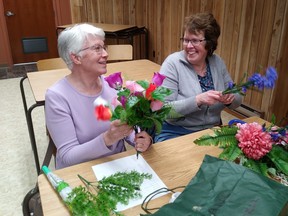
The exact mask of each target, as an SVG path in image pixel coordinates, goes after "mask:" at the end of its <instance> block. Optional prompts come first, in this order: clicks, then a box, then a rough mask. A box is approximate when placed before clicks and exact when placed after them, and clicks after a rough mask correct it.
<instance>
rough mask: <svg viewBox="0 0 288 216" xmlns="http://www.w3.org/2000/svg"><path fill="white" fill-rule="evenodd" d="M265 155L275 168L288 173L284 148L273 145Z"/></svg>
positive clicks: (287, 159) (287, 160) (287, 154)
mask: <svg viewBox="0 0 288 216" xmlns="http://www.w3.org/2000/svg"><path fill="white" fill-rule="evenodd" d="M267 156H268V158H269V159H270V160H271V161H272V162H273V163H274V165H275V166H276V168H277V169H279V170H281V171H282V172H283V173H284V174H285V175H288V152H287V151H285V150H284V148H281V147H280V146H276V145H275V146H274V147H273V148H272V150H271V151H270V152H269V153H268V154H267Z"/></svg>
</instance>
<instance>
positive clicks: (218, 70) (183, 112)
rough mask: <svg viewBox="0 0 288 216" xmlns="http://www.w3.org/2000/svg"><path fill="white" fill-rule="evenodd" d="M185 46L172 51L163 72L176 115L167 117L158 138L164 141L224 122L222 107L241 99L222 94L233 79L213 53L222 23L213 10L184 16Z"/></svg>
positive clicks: (163, 66)
mask: <svg viewBox="0 0 288 216" xmlns="http://www.w3.org/2000/svg"><path fill="white" fill-rule="evenodd" d="M183 32H184V33H183V37H182V38H181V41H182V43H183V50H181V51H179V52H175V53H172V54H171V55H169V56H168V57H167V58H166V59H165V61H164V62H163V64H162V66H161V70H160V73H161V74H163V75H165V76H166V79H165V80H164V82H163V86H164V87H166V88H169V89H170V90H171V91H172V92H173V93H172V94H171V95H169V96H168V97H166V102H167V104H169V105H171V106H172V107H173V108H174V110H175V111H176V113H177V117H176V118H175V116H174V118H173V116H171V118H169V119H167V120H166V122H164V124H163V129H162V131H161V133H160V134H159V135H157V136H156V137H155V142H160V141H164V140H167V139H171V138H174V137H178V136H181V135H185V134H189V133H193V132H196V131H199V130H203V129H207V128H212V127H214V126H216V125H220V124H221V111H222V110H223V109H224V108H225V107H226V106H228V107H229V108H231V109H233V108H236V107H238V106H239V105H240V104H241V102H242V97H241V96H240V95H238V94H225V95H222V91H224V90H225V89H226V88H227V87H228V84H229V83H230V82H232V79H231V76H230V75H229V73H228V71H227V68H226V65H225V63H224V62H223V60H222V59H221V58H220V57H219V56H218V55H216V54H215V53H214V51H215V50H216V48H217V44H218V42H217V40H218V37H219V36H220V26H219V24H218V23H217V21H216V19H215V18H214V16H213V15H212V14H210V13H198V14H195V15H192V16H189V17H186V18H185V23H184V29H183Z"/></svg>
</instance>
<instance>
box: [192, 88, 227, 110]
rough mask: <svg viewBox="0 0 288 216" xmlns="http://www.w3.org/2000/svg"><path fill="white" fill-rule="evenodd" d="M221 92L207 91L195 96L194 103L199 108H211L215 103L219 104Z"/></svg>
mask: <svg viewBox="0 0 288 216" xmlns="http://www.w3.org/2000/svg"><path fill="white" fill-rule="evenodd" d="M221 95H222V94H221V92H219V91H213V90H209V91H207V92H203V93H201V94H199V95H197V96H196V103H197V105H198V107H199V106H201V105H203V104H205V105H208V106H211V105H213V104H215V103H217V102H219V100H220V97H221Z"/></svg>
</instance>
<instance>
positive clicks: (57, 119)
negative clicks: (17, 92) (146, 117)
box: [45, 76, 134, 169]
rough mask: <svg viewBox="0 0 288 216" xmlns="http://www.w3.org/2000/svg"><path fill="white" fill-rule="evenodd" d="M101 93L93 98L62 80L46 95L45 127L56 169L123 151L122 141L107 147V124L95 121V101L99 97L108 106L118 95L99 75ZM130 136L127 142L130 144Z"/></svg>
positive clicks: (64, 79) (107, 122) (132, 136)
mask: <svg viewBox="0 0 288 216" xmlns="http://www.w3.org/2000/svg"><path fill="white" fill-rule="evenodd" d="M101 80H102V91H101V92H100V93H99V94H97V95H94V96H89V95H84V94H82V93H80V92H78V91H77V90H76V89H75V88H74V87H73V86H72V85H71V84H70V83H69V82H68V80H67V78H66V77H65V78H63V79H61V80H59V81H58V82H57V83H55V84H54V85H53V86H51V87H50V88H49V89H48V90H47V92H46V95H45V116H46V124H47V127H48V130H49V133H50V135H51V138H52V139H53V141H54V143H55V145H56V147H57V154H56V169H60V168H64V167H67V166H71V165H74V164H78V163H82V162H85V161H89V160H93V159H96V158H100V157H105V156H107V155H112V154H115V153H119V152H122V151H125V146H124V140H119V141H118V142H117V143H115V144H113V145H112V146H109V147H107V146H106V145H105V142H104V139H103V133H104V132H105V131H107V130H108V128H109V126H110V124H111V122H110V121H98V120H97V119H96V117H95V115H94V106H93V102H94V100H95V99H96V98H97V97H99V96H100V95H101V97H102V98H103V99H105V100H107V101H108V103H109V104H110V103H111V101H112V99H113V98H115V97H116V96H117V92H116V90H114V89H112V88H110V87H109V85H108V83H107V82H106V81H105V80H104V77H103V76H101ZM132 140H134V134H133V133H132V134H131V135H130V136H129V137H128V138H127V142H128V143H130V144H132V145H133V142H132Z"/></svg>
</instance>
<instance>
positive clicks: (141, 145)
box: [134, 131, 152, 152]
mask: <svg viewBox="0 0 288 216" xmlns="http://www.w3.org/2000/svg"><path fill="white" fill-rule="evenodd" d="M134 142H135V143H136V145H135V149H136V150H137V151H140V152H144V151H146V150H147V149H148V148H149V147H150V145H151V144H152V138H151V137H150V136H149V134H148V133H147V132H146V131H141V132H139V133H137V134H136V135H135V139H134Z"/></svg>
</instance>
